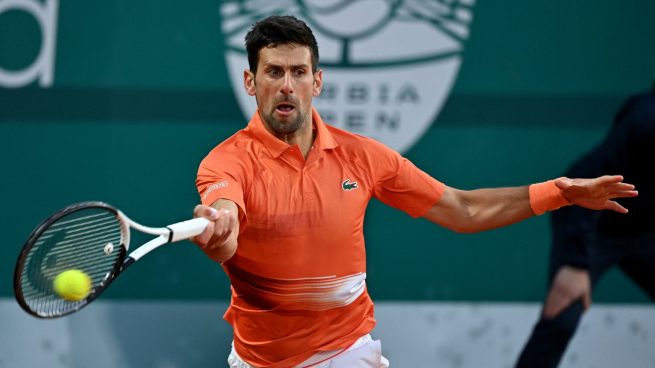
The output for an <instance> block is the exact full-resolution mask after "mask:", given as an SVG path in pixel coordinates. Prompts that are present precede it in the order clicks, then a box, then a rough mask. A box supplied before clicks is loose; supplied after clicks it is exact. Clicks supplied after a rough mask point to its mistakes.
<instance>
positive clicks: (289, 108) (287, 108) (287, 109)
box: [275, 102, 296, 115]
mask: <svg viewBox="0 0 655 368" xmlns="http://www.w3.org/2000/svg"><path fill="white" fill-rule="evenodd" d="M295 109H296V107H295V106H294V105H292V104H290V103H288V102H282V103H279V104H277V105H276V106H275V111H277V112H278V113H279V114H281V115H289V114H291V113H292V112H293V111H294V110H295Z"/></svg>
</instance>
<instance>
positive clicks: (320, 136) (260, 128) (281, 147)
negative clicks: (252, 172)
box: [248, 107, 338, 158]
mask: <svg viewBox="0 0 655 368" xmlns="http://www.w3.org/2000/svg"><path fill="white" fill-rule="evenodd" d="M312 122H313V125H314V126H313V129H316V137H315V138H314V147H316V149H321V150H326V149H333V148H335V147H337V145H338V144H337V142H336V141H335V140H334V138H333V137H332V134H330V131H329V130H328V128H327V126H326V125H325V123H324V122H323V119H321V116H320V115H319V114H318V111H316V109H315V108H314V107H312ZM248 130H250V131H251V132H252V134H253V135H254V136H255V137H256V138H257V139H259V140H260V141H261V142H262V143H263V144H264V146H265V147H266V148H267V149H268V151H269V152H270V153H271V155H273V157H275V158H278V157H280V155H281V154H282V153H284V151H286V150H287V149H289V148H290V147H291V146H290V145H289V144H287V143H286V142H283V141H281V140H279V139H278V138H277V137H276V136H274V135H273V134H271V132H269V131H268V130H267V129H266V127H265V126H264V123H263V122H262V119H261V117H260V116H259V109H258V110H257V111H255V114H254V115H253V116H252V118H251V119H250V122H249V123H248Z"/></svg>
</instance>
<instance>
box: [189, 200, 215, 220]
mask: <svg viewBox="0 0 655 368" xmlns="http://www.w3.org/2000/svg"><path fill="white" fill-rule="evenodd" d="M193 217H194V218H195V217H204V218H206V219H207V220H212V221H213V220H216V218H218V211H217V210H216V209H215V208H213V207H209V206H205V205H202V204H199V205H197V206H196V207H195V208H194V209H193Z"/></svg>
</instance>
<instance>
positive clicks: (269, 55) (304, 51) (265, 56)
mask: <svg viewBox="0 0 655 368" xmlns="http://www.w3.org/2000/svg"><path fill="white" fill-rule="evenodd" d="M267 64H270V65H281V66H285V65H293V66H298V65H306V66H311V65H312V54H311V52H310V51H309V47H307V46H303V45H298V44H294V43H291V44H283V45H277V46H275V47H271V46H269V47H264V48H262V49H261V50H259V65H260V66H261V65H267Z"/></svg>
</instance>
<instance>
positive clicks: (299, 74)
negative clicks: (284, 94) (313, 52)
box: [295, 69, 307, 77]
mask: <svg viewBox="0 0 655 368" xmlns="http://www.w3.org/2000/svg"><path fill="white" fill-rule="evenodd" d="M295 74H296V76H297V77H302V76H303V75H305V74H307V71H305V69H296V71H295Z"/></svg>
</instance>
